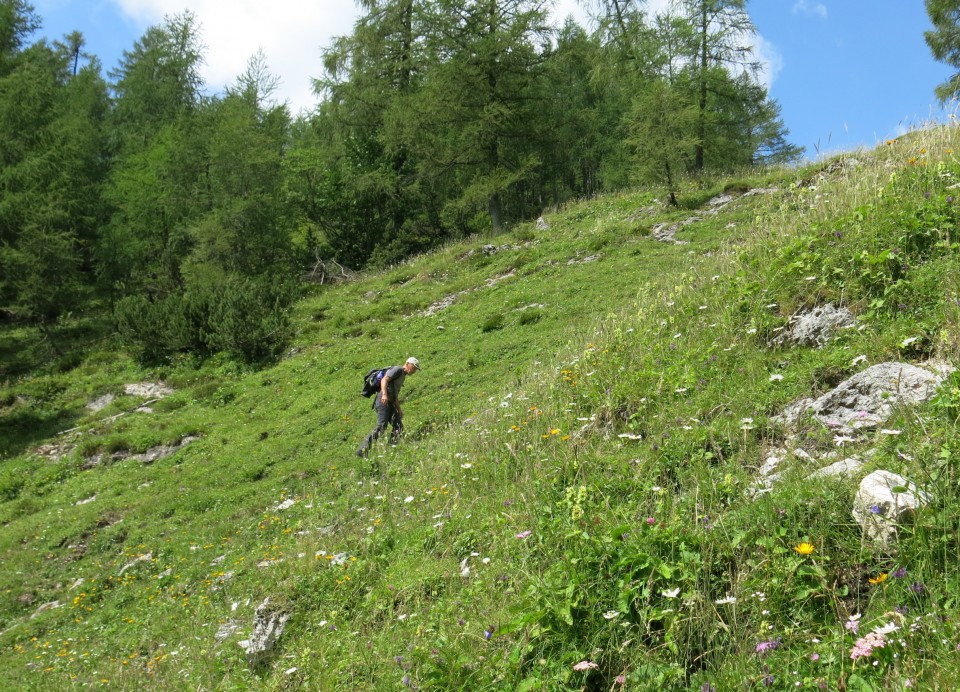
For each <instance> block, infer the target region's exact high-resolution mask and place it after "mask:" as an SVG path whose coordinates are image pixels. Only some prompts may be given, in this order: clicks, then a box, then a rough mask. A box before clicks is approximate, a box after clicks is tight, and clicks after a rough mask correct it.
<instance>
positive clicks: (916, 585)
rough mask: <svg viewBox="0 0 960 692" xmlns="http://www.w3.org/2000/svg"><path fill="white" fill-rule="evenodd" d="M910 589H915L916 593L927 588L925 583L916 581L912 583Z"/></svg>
mask: <svg viewBox="0 0 960 692" xmlns="http://www.w3.org/2000/svg"><path fill="white" fill-rule="evenodd" d="M910 590H911V591H913V592H914V593H923V592H924V591H926V590H927V589H926V587H924V585H923V584H921V583H920V582H918V581H915V582H913V583H912V584H911V585H910Z"/></svg>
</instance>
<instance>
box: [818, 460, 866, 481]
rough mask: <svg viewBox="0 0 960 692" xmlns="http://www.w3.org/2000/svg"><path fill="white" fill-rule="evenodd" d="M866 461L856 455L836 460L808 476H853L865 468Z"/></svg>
mask: <svg viewBox="0 0 960 692" xmlns="http://www.w3.org/2000/svg"><path fill="white" fill-rule="evenodd" d="M864 463H865V462H864V461H863V460H862V459H857V458H856V457H850V458H849V459H841V460H840V461H835V462H834V463H832V464H830V465H829V466H824V467H823V468H822V469H820V470H819V471H814V472H813V473H811V474H810V475H809V476H807V479H808V480H811V479H815V478H834V477H837V476H840V477H845V478H852V477H853V476H855V475H856V474H857V472H858V471H859V470H860V469H862V468H863V465H864Z"/></svg>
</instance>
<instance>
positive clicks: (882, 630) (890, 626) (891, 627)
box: [873, 622, 900, 634]
mask: <svg viewBox="0 0 960 692" xmlns="http://www.w3.org/2000/svg"><path fill="white" fill-rule="evenodd" d="M898 629H900V628H899V627H897V625H896V624H895V623H893V622H888V623H887V624H886V625H883V626H882V627H874V628H873V631H874V632H876V633H877V634H890V633H891V632H896V631H897V630H898Z"/></svg>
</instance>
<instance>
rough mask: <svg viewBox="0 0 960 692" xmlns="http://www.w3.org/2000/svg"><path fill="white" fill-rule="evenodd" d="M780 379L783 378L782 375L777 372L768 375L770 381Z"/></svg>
mask: <svg viewBox="0 0 960 692" xmlns="http://www.w3.org/2000/svg"><path fill="white" fill-rule="evenodd" d="M782 379H783V375H781V374H779V373H774V374H773V375H770V381H771V382H779V381H780V380H782Z"/></svg>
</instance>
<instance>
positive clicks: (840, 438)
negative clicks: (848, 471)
mask: <svg viewBox="0 0 960 692" xmlns="http://www.w3.org/2000/svg"><path fill="white" fill-rule="evenodd" d="M855 441H856V440H855V439H854V438H852V437H848V436H847V435H835V436H834V438H833V444H835V445H836V446H837V447H843V445H844V444H846V443H847V442H855Z"/></svg>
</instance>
